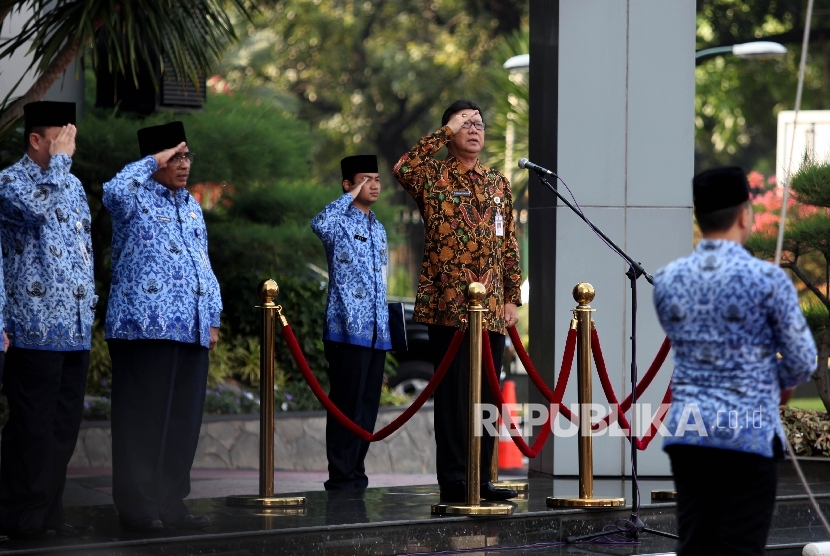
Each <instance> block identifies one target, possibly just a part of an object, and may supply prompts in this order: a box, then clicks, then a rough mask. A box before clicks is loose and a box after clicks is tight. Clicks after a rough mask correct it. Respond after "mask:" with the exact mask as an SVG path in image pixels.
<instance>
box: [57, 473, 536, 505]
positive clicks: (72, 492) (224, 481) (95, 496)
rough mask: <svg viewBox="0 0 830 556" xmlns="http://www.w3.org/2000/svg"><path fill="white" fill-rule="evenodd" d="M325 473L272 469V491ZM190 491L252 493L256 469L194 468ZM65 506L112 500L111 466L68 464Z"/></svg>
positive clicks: (403, 482)
mask: <svg viewBox="0 0 830 556" xmlns="http://www.w3.org/2000/svg"><path fill="white" fill-rule="evenodd" d="M502 477H503V478H508V477H509V478H517V477H527V470H525V469H521V470H516V471H514V472H503V473H502ZM327 478H328V473H326V472H322V471H276V472H275V473H274V491H275V492H276V493H288V492H309V491H318V490H323V482H324V481H325V480H326V479H327ZM190 481H191V492H190V496H188V498H191V499H195V498H218V497H222V496H229V495H231V494H256V493H257V492H258V491H259V471H257V470H248V469H245V470H241V469H230V470H225V469H194V470H193V471H192V472H191V473H190ZM412 485H436V486H435V492H436V493H437V492H438V486H437V484H436V479H435V475H433V474H428V475H427V474H414V473H388V474H387V473H383V474H370V475H369V486H370V487H383V486H412ZM63 503H64V505H65V506H67V507H69V506H96V505H100V504H112V469H110V468H106V467H70V468H69V471H68V473H67V481H66V490H65V491H64V495H63Z"/></svg>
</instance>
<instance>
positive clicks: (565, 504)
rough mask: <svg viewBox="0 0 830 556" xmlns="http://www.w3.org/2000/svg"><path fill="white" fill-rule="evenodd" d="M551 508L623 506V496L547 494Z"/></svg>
mask: <svg viewBox="0 0 830 556" xmlns="http://www.w3.org/2000/svg"><path fill="white" fill-rule="evenodd" d="M547 504H548V506H549V507H552V508H617V507H620V506H625V498H577V497H575V496H568V497H559V496H548V499H547Z"/></svg>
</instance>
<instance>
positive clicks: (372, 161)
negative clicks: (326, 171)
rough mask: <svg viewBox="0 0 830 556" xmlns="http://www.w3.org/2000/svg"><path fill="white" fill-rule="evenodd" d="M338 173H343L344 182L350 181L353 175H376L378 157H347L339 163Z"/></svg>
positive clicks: (364, 155)
mask: <svg viewBox="0 0 830 556" xmlns="http://www.w3.org/2000/svg"><path fill="white" fill-rule="evenodd" d="M340 171H341V172H342V173H343V179H344V180H350V179H352V178H353V177H354V176H355V174H376V173H377V171H378V157H376V156H375V155H373V154H359V155H356V156H347V157H346V158H344V159H343V160H341V161H340Z"/></svg>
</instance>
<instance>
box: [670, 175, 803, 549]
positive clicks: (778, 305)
mask: <svg viewBox="0 0 830 556" xmlns="http://www.w3.org/2000/svg"><path fill="white" fill-rule="evenodd" d="M693 191H694V206H695V217H696V218H697V223H698V226H699V227H700V230H701V232H702V234H703V239H702V240H701V241H700V243H698V245H697V247H696V249H695V251H694V252H693V253H692V254H691V255H688V256H686V257H683V258H681V259H678V260H676V261H674V262H673V263H671V264H669V265H668V266H666V267H665V268H662V269H660V271H658V272H657V273H656V274H655V276H654V305H655V307H656V309H657V315H658V317H659V318H660V323H661V324H662V325H663V328H664V329H665V331H666V334H668V336H669V339H670V340H671V344H672V349H673V350H674V360H675V371H674V376H673V377H672V381H671V387H672V404H671V408H670V409H669V412H668V414H667V416H666V423H665V424H666V428H667V430H668V432H669V433H670V434H672V435H673V436H670V437H667V438H666V440H665V442H664V445H663V446H664V449H665V451H666V452H667V453H668V454H669V458H670V459H671V466H672V474H673V475H674V481H675V486H676V488H677V513H678V526H679V533H680V545H679V547H678V551H677V553H678V554H679V555H680V556H688V555H697V554H702V555H706V556H709V555H716V554H718V555H720V554H723V555H730V556H734V555H740V554H747V555H749V554H752V555H755V554H758V555H762V554H764V553H765V552H764V546H765V544H766V539H767V534H768V532H769V527H770V524H771V522H772V512H773V508H774V505H775V490H776V483H777V476H776V459H777V458H780V457H781V455H782V447H783V445H784V444H783V443H785V442H786V437H785V435H784V430H783V428H782V426H781V421H780V419H779V416H778V405H779V403H785V401H786V399H788V398H789V395H790V394H791V391H792V388H794V387H795V386H796V385H797V384H799V383H801V382H804V381H806V380H807V379H808V378H810V376H811V375H812V374H813V371H814V370H815V368H816V346H815V343H814V342H813V337H812V334H811V333H810V329H809V328H808V327H807V322H806V320H805V318H804V315H803V314H802V312H801V309H800V307H799V304H798V294H797V292H796V290H795V287H793V284H792V282H791V281H790V279H789V278H788V277H787V275H786V274H785V273H784V271H783V270H781V269H780V268H777V267H775V266H773V265H772V264H770V263H767V262H764V261H761V260H759V259H756V258H754V257H752V256H751V255H750V254H749V253H748V252H747V251H746V250H745V249H744V248H743V244H744V243H746V240H747V238H748V237H749V234H750V231H751V230H752V223H753V218H752V205H751V203H750V201H749V184H748V183H747V179H746V175H745V173H744V171H743V170H742V169H741V168H737V167H728V168H716V169H713V170H708V171H706V172H703V173H701V174H698V175H697V176H695V178H694V181H693ZM779 354H780V358H779Z"/></svg>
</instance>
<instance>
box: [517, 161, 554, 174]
mask: <svg viewBox="0 0 830 556" xmlns="http://www.w3.org/2000/svg"><path fill="white" fill-rule="evenodd" d="M519 168H527V169H528V170H533V171H535V172H539V173H540V174H545V175H548V176H553V177H555V178H556V177H558V176H557V175H556V174H554V173H553V172H551V171H550V170H548V169H547V168H544V167H542V166H539V165H538V164H534V163H532V162H531V161H529V160H528V159H526V158H520V159H519Z"/></svg>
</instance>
